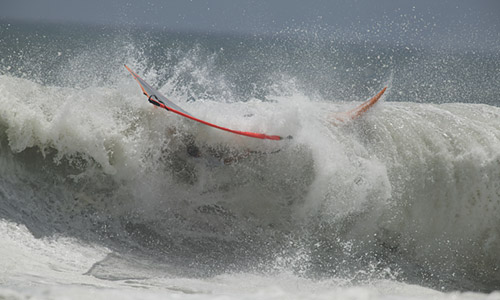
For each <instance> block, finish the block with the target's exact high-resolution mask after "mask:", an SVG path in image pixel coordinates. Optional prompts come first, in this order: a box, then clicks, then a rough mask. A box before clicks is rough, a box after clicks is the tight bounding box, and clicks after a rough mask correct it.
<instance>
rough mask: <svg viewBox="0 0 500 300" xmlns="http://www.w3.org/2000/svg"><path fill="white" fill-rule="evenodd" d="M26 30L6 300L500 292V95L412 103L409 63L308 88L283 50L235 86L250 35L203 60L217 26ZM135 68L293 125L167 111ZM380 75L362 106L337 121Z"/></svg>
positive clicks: (9, 83) (1, 140)
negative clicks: (165, 31) (140, 39)
mask: <svg viewBox="0 0 500 300" xmlns="http://www.w3.org/2000/svg"><path fill="white" fill-rule="evenodd" d="M9 28H10V27H9ZM9 30H10V31H9ZM12 30H14V29H12V28H10V29H6V27H5V26H4V27H3V31H2V32H3V39H4V40H7V41H9V43H10V44H9V45H13V44H15V43H14V42H12V40H11V38H12V36H14V35H12V36H11V35H10V32H11V31H12ZM30 30H34V29H30ZM46 30H48V29H46ZM20 32H21V33H20ZM47 32H49V33H50V31H47ZM49 33H47V35H48V38H49V39H50V38H51V37H52V38H53V39H55V38H56V37H58V35H57V34H56V33H53V34H52V35H50V34H49ZM21 34H25V35H26V36H29V37H32V38H33V40H32V42H31V44H29V45H24V46H22V47H21V46H19V47H20V48H15V47H14V46H12V47H11V48H8V49H10V50H12V52H7V51H6V50H5V49H7V48H2V49H3V51H4V52H2V53H5V54H7V53H8V55H5V56H4V57H3V59H2V65H1V70H2V73H0V74H1V75H0V237H1V240H2V246H0V256H1V257H2V258H1V260H0V269H1V270H2V272H1V273H2V274H1V275H0V282H1V286H0V298H1V297H6V298H9V297H11V298H13V299H24V298H29V297H54V298H57V297H64V296H68V295H73V294H76V293H78V294H80V293H81V294H85V293H89V291H92V293H95V295H96V297H98V298H109V297H110V296H111V297H120V298H124V299H127V298H137V297H139V298H144V297H145V298H152V299H157V298H161V297H165V296H174V295H175V296H177V297H181V298H182V299H184V298H186V299H216V298H218V297H222V296H224V295H225V296H227V297H228V298H248V299H254V298H292V299H318V298H322V297H323V298H331V297H340V298H342V297H343V298H354V299H358V298H365V297H372V298H380V299H384V298H389V297H393V296H396V297H397V296H399V297H415V295H418V296H419V297H422V298H426V297H428V296H434V297H442V298H448V297H454V296H456V297H459V298H460V296H461V295H463V296H464V297H466V296H471V297H478V298H479V297H482V296H485V294H480V293H478V294H474V295H472V294H471V295H468V294H456V293H458V292H468V291H473V292H484V293H493V294H491V295H490V296H491V297H495V296H496V297H498V296H499V295H498V293H495V292H494V291H495V290H498V289H499V288H500V285H499V282H500V270H499V269H498V266H500V256H499V255H498V253H499V250H500V218H498V213H499V211H500V151H499V149H500V108H498V105H497V104H498V103H495V99H496V100H498V99H497V98H495V97H496V96H498V93H497V91H498V90H495V89H494V88H492V89H489V90H487V91H483V92H482V94H481V95H483V96H484V98H483V100H484V101H478V102H481V103H463V102H473V101H472V100H473V99H468V100H469V101H462V103H457V102H455V101H449V100H451V99H445V98H441V100H442V101H438V100H436V99H431V100H429V101H426V99H425V98H424V99H422V98H415V101H413V102H412V101H408V99H407V97H408V95H410V94H414V93H415V91H414V90H411V89H406V90H405V89H403V88H404V87H405V84H407V82H401V81H399V80H401V78H400V77H398V76H395V75H394V72H398V70H399V69H398V65H397V64H396V65H392V66H390V67H386V68H385V69H384V70H385V71H384V72H380V71H376V72H375V73H374V74H377V75H381V77H382V78H377V79H379V80H380V82H371V83H369V85H368V87H367V88H366V89H361V88H360V89H357V91H356V92H357V93H351V94H350V96H349V97H347V96H345V94H344V93H342V90H339V92H338V93H337V92H334V93H333V92H332V91H331V90H330V89H329V88H327V87H326V86H325V85H323V84H320V85H318V86H315V87H316V90H315V91H312V92H311V91H310V90H308V89H307V88H305V87H306V86H308V84H307V83H308V82H309V81H308V77H307V76H305V77H298V76H295V75H296V74H295V75H294V73H293V72H292V71H290V70H288V69H287V68H288V65H286V64H285V65H286V67H283V66H282V67H280V68H278V70H276V69H275V70H273V71H272V72H271V71H269V70H267V69H258V70H255V69H252V68H250V67H248V65H247V67H248V71H249V72H250V75H248V76H250V77H247V78H246V80H247V81H248V82H250V83H253V85H252V84H249V86H246V87H244V86H243V87H242V86H241V85H238V84H237V83H238V82H239V81H240V80H242V78H241V77H242V76H244V75H243V74H241V73H234V72H235V70H233V69H228V66H229V65H231V63H233V64H238V63H241V60H238V58H237V56H238V55H241V54H242V52H241V51H243V50H241V49H240V48H238V46H234V45H231V44H228V45H224V47H226V48H229V49H230V50H231V49H232V50H231V51H232V52H230V51H229V50H227V49H226V50H224V51H222V50H214V52H212V55H211V56H210V55H209V56H205V55H202V54H203V53H204V52H205V51H206V52H210V49H212V48H211V47H212V46H210V45H212V44H210V43H212V41H210V43H208V42H206V40H204V38H206V37H203V38H198V39H196V38H193V37H190V38H191V39H192V40H188V42H186V41H185V43H186V44H185V45H182V47H188V46H189V45H190V46H189V47H191V49H192V50H190V51H188V52H187V54H186V52H185V51H181V50H179V48H176V47H180V48H182V47H181V46H176V44H175V43H173V42H172V43H173V44H172V45H173V46H172V45H170V44H169V45H170V47H171V48H163V49H164V50H159V49H158V48H151V49H157V50H155V51H157V52H156V53H150V52H148V51H151V49H142V48H141V47H142V46H141V45H140V44H139V43H137V42H136V41H135V40H134V38H133V37H134V36H133V34H130V33H127V34H123V33H119V34H118V33H117V37H116V38H115V39H114V40H113V44H112V45H113V46H117V47H111V46H112V45H108V44H107V42H101V43H99V44H98V45H97V48H99V49H100V51H101V53H102V55H101V56H104V57H105V58H96V57H97V56H96V53H97V50H95V51H96V52H94V51H92V50H90V49H88V48H83V49H78V48H71V49H70V50H71V51H70V52H71V53H69V54H68V53H66V52H64V51H69V50H67V49H66V48H64V47H62V48H61V49H62V50H58V49H52V48H50V47H54V46H48V49H45V52H40V51H42V50H41V49H39V48H37V47H34V44H36V45H38V44H37V43H41V44H43V39H42V40H41V41H38V40H37V39H38V38H40V37H39V36H36V35H34V33H33V32H32V31H29V30H26V32H24V31H19V32H16V33H15V36H19V35H21ZM65 34H66V33H63V34H62V36H63V37H65V36H66V35H65ZM78 34H82V33H78ZM122 35H123V36H125V37H122ZM76 36H77V37H78V35H76ZM95 37H96V38H99V37H101V35H99V34H98V33H95ZM88 38H89V37H88V36H86V35H84V34H82V35H81V36H80V40H83V41H85V40H86V39H88ZM164 38H165V40H163V41H162V42H163V43H167V42H166V41H169V42H170V41H171V39H174V40H175V39H179V37H176V36H173V37H164ZM169 38H170V39H169ZM33 41H37V42H33ZM148 42H150V43H151V44H153V45H157V43H159V42H158V41H154V40H148ZM244 42H245V43H250V42H249V41H247V40H245V41H244ZM68 43H74V41H72V42H68ZM155 43H156V44H155ZM206 43H208V44H206ZM226 43H230V42H228V41H226ZM252 43H253V41H252ZM51 45H52V44H51ZM186 45H188V46H186ZM207 45H209V46H207ZM252 45H254V44H252ZM66 46H68V45H66ZM157 46H158V45H157ZM233 46H234V48H231V47H233ZM2 47H7V46H2ZM68 47H69V46H68ZM261 47H262V49H264V50H262V51H263V52H264V54H268V55H270V56H272V54H273V53H274V52H273V51H277V50H276V49H275V48H274V47H275V46H272V47H271V46H265V45H264V46H261ZM218 48H220V47H218ZM16 49H17V50H16ZM19 49H23V53H24V54H23V55H24V57H27V58H26V60H24V62H21V61H18V60H16V59H14V58H13V56H15V55H19V52H16V51H19ZM169 49H170V50H169ZM207 49H208V50H207ZM238 49H240V50H238ZM346 49H347V48H343V50H339V52H335V54H334V55H335V56H337V57H344V56H342V55H345V53H351V52H349V51H347V50H346ZM372 50H373V49H370V51H372ZM245 51H246V50H245ZM265 51H268V52H265ZM280 51H281V50H280ZM343 51H344V52H343ZM345 51H347V52H345ZM380 51H381V52H383V51H387V50H383V49H382V50H380ZM227 52H229V53H227ZM339 53H340V54H339ZM342 53H344V54H342ZM243 54H245V55H246V56H249V55H250V54H252V52H251V51H250V53H249V52H243ZM254 54H255V53H254ZM261 54H262V53H261ZM341 54H342V55H341ZM38 55H41V56H38ZM16 57H19V56H16ZM37 57H38V59H39V60H40V61H41V62H36V60H37ZM152 57H153V58H152ZM157 57H162V58H161V59H160V58H157ZM94 59H96V60H97V62H92V61H93V60H94ZM155 59H156V60H155ZM165 59H166V61H163V60H165ZM231 59H232V61H231V62H228V61H229V60H231ZM344 59H347V58H345V57H344ZM379 59H380V60H383V58H379ZM428 59H429V60H433V59H434V58H432V59H431V58H428ZM443 59H446V58H443ZM464 59H465V58H464ZM488 59H489V58H488ZM58 60H61V61H58ZM273 61H275V60H274V59H273ZM470 61H471V60H468V61H467V63H469V62H470ZM314 62H315V61H312V63H314ZM123 63H127V64H129V65H131V66H133V67H134V69H138V70H140V72H141V74H145V79H147V80H150V81H152V82H154V83H155V84H156V87H158V88H159V89H160V90H161V91H162V93H164V94H166V95H171V96H170V98H171V99H172V100H173V101H174V99H176V100H177V101H179V104H181V103H182V107H183V108H185V109H186V110H188V111H190V112H192V113H193V114H196V115H197V116H200V117H201V118H203V119H206V120H210V121H212V122H214V123H217V124H222V125H224V126H228V127H232V128H238V129H241V130H248V131H256V132H272V133H275V134H279V135H282V136H287V135H292V136H293V137H294V138H293V139H290V140H283V141H261V140H254V139H251V138H247V137H240V136H235V135H232V134H230V133H226V132H221V131H218V130H215V129H213V128H210V127H207V126H203V125H200V124H197V123H195V122H192V121H191V120H187V119H184V118H179V117H178V116H176V115H174V114H169V113H167V112H166V111H164V110H160V109H155V108H154V107H153V106H152V105H151V104H149V103H147V101H146V100H145V99H144V97H143V96H142V94H141V92H140V90H139V89H138V87H137V85H136V83H135V82H134V81H133V78H131V77H130V76H129V75H128V74H127V71H126V70H125V69H124V68H123V67H122V65H123ZM246 63H248V61H245V60H244V59H243V64H246ZM282 63H283V62H282ZM343 63H344V64H348V63H346V62H343ZM428 63H429V64H431V62H428ZM380 64H383V62H381V63H380ZM49 66H51V68H52V69H50V68H48V67H49ZM482 66H483V65H481V64H480V67H482ZM101 67H102V68H103V69H99V68H101ZM262 68H263V67H262ZM391 69H392V70H391ZM276 71H278V72H276ZM399 71H400V70H399ZM401 72H404V71H401ZM485 72H486V73H487V72H493V71H491V70H490V71H485ZM235 74H236V75H235ZM488 74H491V73H488ZM256 75H259V76H263V77H266V78H268V79H269V80H268V82H266V83H263V82H261V81H260V80H258V79H255V78H254V77H252V76H256ZM309 75H311V74H309ZM309 75H308V76H309ZM323 75H324V74H323ZM331 75H332V78H333V77H335V74H331ZM365 75H366V74H365ZM311 76H312V75H311ZM351 76H352V75H351ZM457 76H461V75H457ZM456 78H459V77H456ZM332 80H333V79H332ZM343 80H348V79H343ZM350 80H352V85H351V86H356V85H357V84H358V83H359V82H358V81H357V80H360V79H359V78H358V79H352V78H351V79H350ZM456 82H460V80H459V79H456ZM421 83H422V85H425V84H427V83H425V82H421ZM424 83H425V84H424ZM384 84H388V85H389V89H388V91H387V92H386V95H385V96H384V97H385V98H383V99H382V101H380V103H378V104H377V105H376V106H375V107H374V108H373V109H372V110H370V111H369V112H368V113H367V114H366V115H363V116H362V118H360V119H358V120H355V121H351V122H347V123H345V124H336V123H335V119H334V118H333V117H332V116H333V115H334V114H335V113H337V112H340V111H346V110H348V109H350V108H353V107H355V106H356V104H359V103H360V102H361V101H364V100H366V99H367V98H369V97H370V96H371V95H372V94H374V93H373V92H374V91H376V90H377V89H380V87H381V86H382V85H384ZM482 84H483V86H486V87H488V86H489V84H491V83H482ZM309 86H310V85H309ZM432 88H433V87H432ZM240 89H241V90H240ZM344 92H345V93H347V91H346V90H344ZM442 93H444V92H442ZM447 95H449V94H447ZM453 95H454V94H453V93H452V96H453ZM486 96H487V97H486ZM344 100H349V101H344ZM479 100H481V99H479ZM193 149H194V150H193ZM183 297H184V298H183Z"/></svg>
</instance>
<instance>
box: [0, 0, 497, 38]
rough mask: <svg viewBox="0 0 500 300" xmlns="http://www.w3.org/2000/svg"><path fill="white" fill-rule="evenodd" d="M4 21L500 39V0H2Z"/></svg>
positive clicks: (219, 30) (226, 30)
mask: <svg viewBox="0 0 500 300" xmlns="http://www.w3.org/2000/svg"><path fill="white" fill-rule="evenodd" d="M0 19H3V20H4V21H5V20H29V21H51V22H66V21H71V22H78V23H88V24H111V25H123V24H126V25H131V26H146V27H151V26H156V27H159V28H165V29H168V30H173V31H201V32H233V33H251V34H255V33H266V34H273V33H277V32H286V31H291V30H297V29H299V30H307V31H311V32H317V33H325V32H336V33H342V34H344V35H353V36H357V37H358V38H361V39H363V38H365V37H366V38H369V37H371V38H373V39H377V38H378V39H380V40H385V38H383V37H384V36H391V35H392V39H401V40H409V41H415V40H422V39H424V40H434V41H442V40H443V39H449V40H453V41H455V42H461V43H465V42H469V43H485V44H486V45H490V46H491V45H499V44H500V0H419V1H409V0H337V1H333V0H331V1H327V0H316V1H315V0H301V1H299V0H268V1H258V0H253V1H240V0H168V1H160V0H145V1H132V0H0Z"/></svg>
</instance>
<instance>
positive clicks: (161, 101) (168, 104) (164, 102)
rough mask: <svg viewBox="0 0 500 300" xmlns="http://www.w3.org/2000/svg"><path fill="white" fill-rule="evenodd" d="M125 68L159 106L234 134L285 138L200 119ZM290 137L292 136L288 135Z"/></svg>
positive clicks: (268, 138)
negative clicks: (232, 127)
mask: <svg viewBox="0 0 500 300" xmlns="http://www.w3.org/2000/svg"><path fill="white" fill-rule="evenodd" d="M125 68H127V70H128V71H129V72H130V74H132V76H133V77H134V78H135V80H136V81H137V82H138V83H139V86H140V87H141V89H142V92H143V93H144V95H146V97H148V101H149V102H150V103H151V104H153V105H156V106H158V107H161V108H163V109H166V110H167V111H170V112H173V113H175V114H178V115H181V116H183V117H185V118H188V119H191V120H193V121H196V122H199V123H202V124H204V125H207V126H210V127H213V128H217V129H220V130H224V131H227V132H231V133H234V134H238V135H243V136H248V137H252V138H257V139H267V140H274V141H279V140H282V139H285V138H284V137H281V136H279V135H267V134H265V133H257V132H250V131H240V130H234V129H230V128H226V127H222V126H219V125H216V124H213V123H210V122H207V121H205V120H202V119H199V118H196V117H194V116H193V115H191V114H190V113H188V112H187V111H185V110H183V109H182V108H180V107H179V106H178V105H176V104H175V103H173V102H172V101H170V100H168V99H167V97H165V96H163V95H162V94H161V93H160V92H158V91H157V90H155V89H154V88H152V87H151V86H150V85H149V84H148V83H147V82H146V81H144V80H143V79H142V78H141V77H139V75H137V74H136V73H135V72H134V71H132V70H131V69H130V68H129V67H128V66H127V65H125ZM287 138H290V137H287Z"/></svg>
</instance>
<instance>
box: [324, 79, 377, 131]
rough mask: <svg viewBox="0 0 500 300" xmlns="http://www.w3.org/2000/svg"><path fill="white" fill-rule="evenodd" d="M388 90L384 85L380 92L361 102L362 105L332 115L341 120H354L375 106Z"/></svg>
mask: <svg viewBox="0 0 500 300" xmlns="http://www.w3.org/2000/svg"><path fill="white" fill-rule="evenodd" d="M386 90H387V87H384V88H383V89H382V90H381V91H380V92H378V94H377V95H375V96H373V97H372V98H371V99H369V100H366V101H365V102H363V103H361V104H360V105H358V106H356V107H355V108H353V109H351V110H349V111H347V112H340V113H334V114H333V115H332V117H333V118H334V119H336V120H337V121H340V122H346V121H348V120H354V119H356V118H359V117H360V116H361V115H363V114H364V113H365V112H366V111H368V110H369V109H370V108H371V107H373V106H374V105H375V103H377V102H378V100H380V98H382V95H383V94H384V93H385V91H386Z"/></svg>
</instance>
